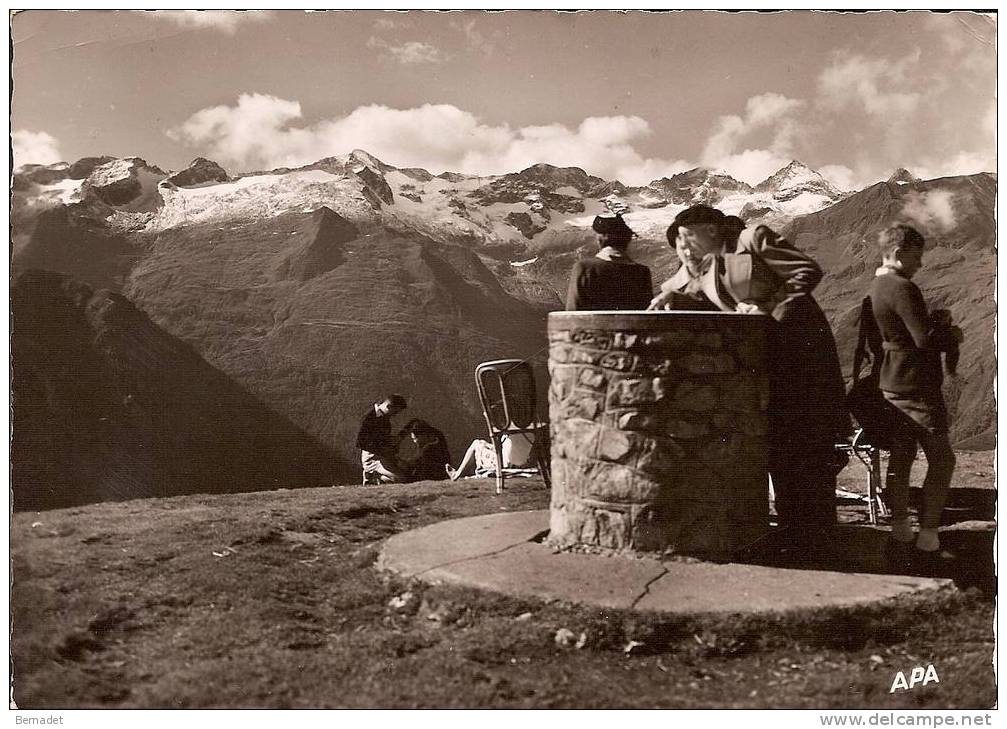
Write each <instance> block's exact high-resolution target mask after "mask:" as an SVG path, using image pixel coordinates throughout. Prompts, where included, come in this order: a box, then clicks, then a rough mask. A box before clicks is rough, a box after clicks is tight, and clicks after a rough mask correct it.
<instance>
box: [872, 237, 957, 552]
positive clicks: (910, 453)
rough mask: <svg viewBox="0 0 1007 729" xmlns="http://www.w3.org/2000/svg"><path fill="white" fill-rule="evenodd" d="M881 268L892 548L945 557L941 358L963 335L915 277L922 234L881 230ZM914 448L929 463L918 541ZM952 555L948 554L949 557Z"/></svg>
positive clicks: (949, 466)
mask: <svg viewBox="0 0 1007 729" xmlns="http://www.w3.org/2000/svg"><path fill="white" fill-rule="evenodd" d="M879 242H880V244H881V249H882V255H883V262H882V266H881V268H879V269H878V270H877V272H876V275H875V277H874V281H873V283H872V285H871V294H870V296H871V306H872V309H873V312H874V318H875V320H876V321H877V323H878V328H879V329H880V331H881V336H882V338H883V340H884V342H883V344H882V347H883V349H884V357H883V359H882V364H881V376H880V388H881V391H882V392H883V393H884V396H885V399H886V400H887V401H888V402H890V403H891V404H892V405H894V406H895V408H896V409H897V411H898V421H897V424H896V427H895V436H894V441H893V443H892V449H891V458H890V460H889V463H888V475H887V479H886V491H887V495H888V500H889V505H890V506H891V509H892V534H891V538H892V540H893V541H894V544H893V546H898V545H900V544H901V545H904V546H906V547H908V546H909V545H910V544H911V543H912V542H913V540H914V538H915V542H916V545H915V549H916V555H917V557H918V558H921V560H922V561H924V562H931V563H936V561H937V560H939V559H941V552H940V540H939V539H938V536H937V527H938V526H939V525H940V520H941V511H942V510H943V509H944V502H945V501H946V499H947V495H948V489H949V488H950V487H951V474H952V472H953V471H954V467H955V454H954V451H952V450H951V443H950V441H949V440H948V415H947V408H946V407H945V405H944V397H943V395H942V394H941V384H942V382H943V378H944V374H943V371H942V367H941V353H942V352H948V353H951V352H954V353H956V352H957V348H958V342H959V341H961V330H960V329H959V328H958V327H955V326H952V325H951V322H950V317H948V318H947V319H946V320H945V318H943V317H941V316H937V317H934V316H932V315H930V314H928V313H927V305H926V303H925V302H924V301H923V293H922V292H921V291H920V288H919V287H918V286H917V285H916V284H914V283H913V282H912V281H911V279H912V277H913V275H914V274H915V273H916V272H917V271H919V269H920V268H921V267H922V265H923V244H924V241H923V236H922V235H920V233H919V232H918V231H917V230H915V229H914V228H912V227H910V226H908V225H893V226H891V227H889V228H887V229H886V230H884V231H882V233H881V235H880V238H879ZM917 445H919V446H920V447H922V448H923V452H924V453H925V454H926V457H927V475H926V478H925V479H924V481H923V510H922V514H921V517H920V532H919V535H914V534H913V530H912V527H911V526H910V524H909V515H908V501H909V473H910V470H911V469H912V465H913V460H914V459H915V458H916V449H917ZM945 556H947V555H945Z"/></svg>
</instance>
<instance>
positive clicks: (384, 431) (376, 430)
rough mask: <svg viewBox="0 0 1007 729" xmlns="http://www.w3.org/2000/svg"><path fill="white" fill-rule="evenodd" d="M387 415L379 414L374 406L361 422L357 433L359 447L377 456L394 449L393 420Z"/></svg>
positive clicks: (387, 453) (386, 453) (384, 454)
mask: <svg viewBox="0 0 1007 729" xmlns="http://www.w3.org/2000/svg"><path fill="white" fill-rule="evenodd" d="M391 420H392V419H391V418H390V417H388V416H387V415H378V414H377V413H376V412H374V407H373V406H372V407H371V408H370V410H368V411H367V414H366V415H365V416H364V420H363V422H362V423H361V424H360V432H359V433H357V448H359V449H360V450H362V451H369V452H371V453H373V454H375V455H376V456H386V455H389V454H391V453H392V452H393V451H394V448H393V447H392V422H391Z"/></svg>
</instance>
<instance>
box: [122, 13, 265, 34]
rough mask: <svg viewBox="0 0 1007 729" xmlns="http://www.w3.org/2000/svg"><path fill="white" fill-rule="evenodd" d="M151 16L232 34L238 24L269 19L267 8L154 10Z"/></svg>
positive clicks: (182, 24)
mask: <svg viewBox="0 0 1007 729" xmlns="http://www.w3.org/2000/svg"><path fill="white" fill-rule="evenodd" d="M137 12H148V13H149V14H150V15H151V17H153V18H156V19H157V20H163V21H167V22H170V23H173V24H175V25H177V26H179V27H182V28H191V29H194V30H203V29H206V30H216V31H219V32H221V33H226V34H228V35H233V34H234V32H235V31H236V30H237V29H238V26H239V25H243V24H248V23H262V22H265V21H267V20H270V19H271V18H272V16H273V12H272V11H269V10H154V11H137Z"/></svg>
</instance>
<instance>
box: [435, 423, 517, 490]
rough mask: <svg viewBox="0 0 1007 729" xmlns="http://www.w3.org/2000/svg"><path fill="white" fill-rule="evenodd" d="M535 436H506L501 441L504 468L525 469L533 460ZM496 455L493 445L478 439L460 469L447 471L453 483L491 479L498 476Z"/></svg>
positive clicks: (449, 468)
mask: <svg viewBox="0 0 1007 729" xmlns="http://www.w3.org/2000/svg"><path fill="white" fill-rule="evenodd" d="M534 445H535V436H534V435H533V434H532V433H513V434H504V435H503V436H502V439H501V465H502V466H503V467H504V468H525V467H527V465H528V461H529V460H531V456H532V448H533V446H534ZM496 469H497V462H496V454H495V453H494V452H493V444H492V443H490V442H489V441H488V440H483V439H482V438H477V439H476V440H474V441H472V443H471V444H469V447H468V450H467V451H465V456H464V457H463V458H462V462H461V464H460V465H459V466H458V468H451V466H447V467H446V468H445V470H446V471H447V473H448V476H449V477H450V478H451V480H452V481H457V480H458V479H459V478H462V477H464V476H475V477H477V478H489V477H490V476H495V475H496Z"/></svg>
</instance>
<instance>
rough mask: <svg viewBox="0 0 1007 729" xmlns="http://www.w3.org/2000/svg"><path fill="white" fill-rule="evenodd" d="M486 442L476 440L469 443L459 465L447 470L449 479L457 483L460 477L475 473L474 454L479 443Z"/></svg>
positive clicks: (479, 446)
mask: <svg viewBox="0 0 1007 729" xmlns="http://www.w3.org/2000/svg"><path fill="white" fill-rule="evenodd" d="M485 442H486V441H483V440H479V439H476V440H474V441H472V442H471V443H469V447H468V450H467V451H465V456H464V457H463V458H462V462H461V465H459V466H458V468H450V467H449V468H448V469H447V472H448V476H450V477H451V480H452V481H457V480H458V479H459V478H461V477H462V476H470V475H472V474H473V473H475V470H476V453H477V452H478V450H479V448H481V445H480V444H481V443H485Z"/></svg>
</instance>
